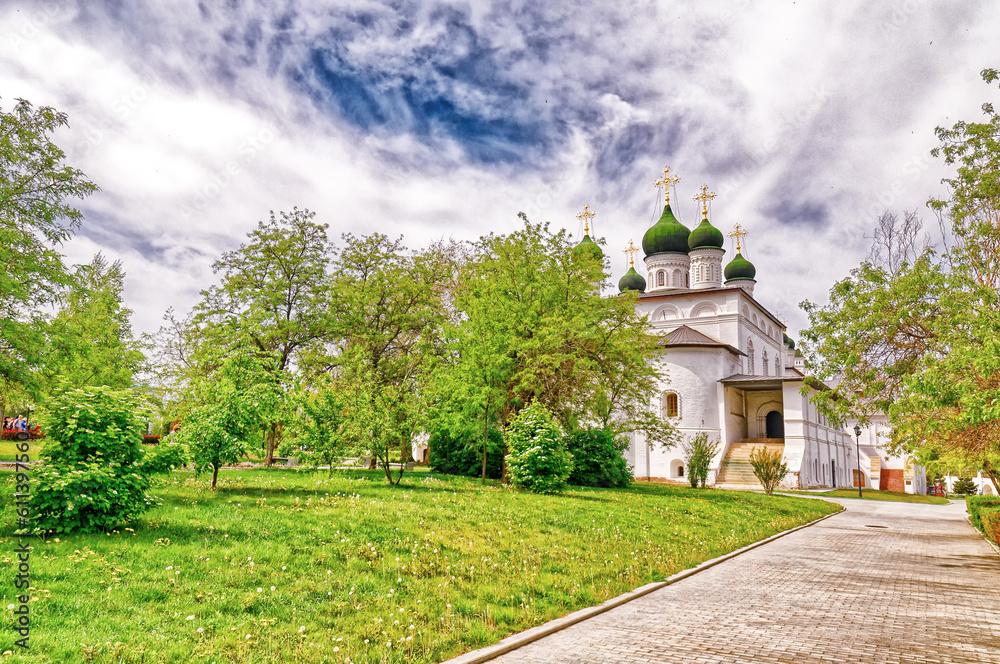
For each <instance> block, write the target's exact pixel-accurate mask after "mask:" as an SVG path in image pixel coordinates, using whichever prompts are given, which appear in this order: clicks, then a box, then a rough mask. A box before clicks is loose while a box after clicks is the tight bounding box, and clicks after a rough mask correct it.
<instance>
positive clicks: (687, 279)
mask: <svg viewBox="0 0 1000 664" xmlns="http://www.w3.org/2000/svg"><path fill="white" fill-rule="evenodd" d="M690 279H691V275H690V274H688V273H687V272H685V273H684V288H691V281H690Z"/></svg>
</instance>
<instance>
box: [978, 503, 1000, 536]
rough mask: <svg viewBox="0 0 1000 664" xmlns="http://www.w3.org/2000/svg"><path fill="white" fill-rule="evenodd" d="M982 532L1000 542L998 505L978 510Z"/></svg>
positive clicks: (999, 510) (999, 509) (999, 511)
mask: <svg viewBox="0 0 1000 664" xmlns="http://www.w3.org/2000/svg"><path fill="white" fill-rule="evenodd" d="M980 518H981V519H982V523H983V532H984V533H986V536H987V537H989V538H990V539H991V540H993V541H994V542H996V543H997V544H1000V507H994V508H987V509H984V510H982V512H980Z"/></svg>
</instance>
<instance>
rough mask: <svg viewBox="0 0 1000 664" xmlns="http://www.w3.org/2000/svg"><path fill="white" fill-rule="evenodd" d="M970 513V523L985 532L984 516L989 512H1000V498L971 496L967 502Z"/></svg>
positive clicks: (966, 506) (966, 505)
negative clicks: (984, 513)
mask: <svg viewBox="0 0 1000 664" xmlns="http://www.w3.org/2000/svg"><path fill="white" fill-rule="evenodd" d="M965 508H966V509H967V510H968V511H969V521H971V522H972V525H973V526H975V527H976V528H978V529H980V530H983V521H982V514H983V512H985V511H989V510H994V509H996V510H1000V496H970V497H969V498H968V499H967V500H966V501H965Z"/></svg>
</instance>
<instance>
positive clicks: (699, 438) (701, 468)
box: [681, 431, 719, 488]
mask: <svg viewBox="0 0 1000 664" xmlns="http://www.w3.org/2000/svg"><path fill="white" fill-rule="evenodd" d="M718 451H719V441H709V439H708V434H707V433H705V432H704V431H702V432H700V433H698V434H696V435H694V436H693V437H691V438H689V439H687V440H685V441H684V444H683V445H682V446H681V453H682V454H683V455H684V463H685V465H686V466H687V478H688V482H690V483H691V487H692V488H697V487H698V483H699V482H700V483H701V486H702V488H704V486H705V483H706V482H707V481H708V469H709V468H711V466H712V459H714V458H715V455H716V454H717V453H718Z"/></svg>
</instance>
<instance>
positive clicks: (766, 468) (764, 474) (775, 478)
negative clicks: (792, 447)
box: [750, 445, 788, 496]
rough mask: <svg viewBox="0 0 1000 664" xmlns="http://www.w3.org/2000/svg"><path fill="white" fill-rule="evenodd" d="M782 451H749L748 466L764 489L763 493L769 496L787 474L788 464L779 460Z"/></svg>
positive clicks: (758, 449)
mask: <svg viewBox="0 0 1000 664" xmlns="http://www.w3.org/2000/svg"><path fill="white" fill-rule="evenodd" d="M781 457H782V451H781V450H779V449H769V448H767V447H757V446H756V445H755V446H754V447H753V449H751V450H750V465H751V466H753V474H754V475H755V476H756V477H757V481H758V482H760V484H761V486H762V487H764V493H766V494H767V495H769V496H770V495H771V494H772V493H773V492H774V489H775V488H776V487H777V486H778V483H779V482H781V480H783V479H785V475H787V474H788V464H787V463H785V462H784V461H782V460H781Z"/></svg>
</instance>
